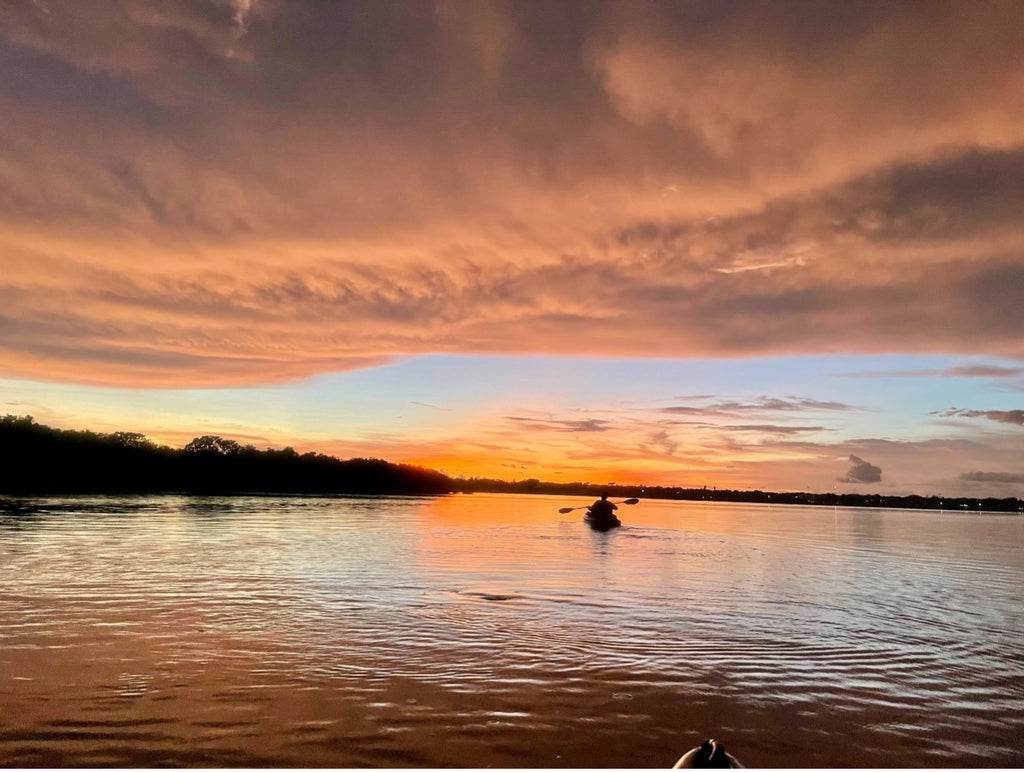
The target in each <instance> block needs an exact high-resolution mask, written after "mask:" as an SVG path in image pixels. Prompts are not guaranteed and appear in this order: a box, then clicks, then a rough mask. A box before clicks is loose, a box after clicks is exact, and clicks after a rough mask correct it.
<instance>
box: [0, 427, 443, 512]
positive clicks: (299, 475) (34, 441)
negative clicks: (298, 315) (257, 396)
mask: <svg viewBox="0 0 1024 772" xmlns="http://www.w3.org/2000/svg"><path fill="white" fill-rule="evenodd" d="M453 490H454V483H453V481H452V480H451V479H450V478H449V477H447V476H446V475H444V474H441V473H440V472H435V471H433V470H430V469H423V468H421V467H416V466H410V465H406V464H392V463H389V462H387V461H382V460H380V459H372V458H371V459H368V458H353V459H349V460H347V461H342V460H339V459H337V458H334V457H333V456H327V455H324V454H322V453H302V454H299V453H297V452H296V451H295V450H294V449H293V448H284V449H283V450H274V449H267V450H258V449H257V448H256V447H254V446H252V445H242V444H240V443H238V442H236V441H235V440H229V439H225V438H223V437H218V436H215V435H205V436H202V437H196V438H195V439H193V440H192V441H191V442H189V443H188V444H187V445H186V446H185V447H184V448H181V449H175V448H172V447H169V446H167V445H157V444H156V443H154V442H152V441H151V440H149V439H148V438H147V437H146V436H145V435H143V434H139V433H137V432H113V433H110V434H102V433H98V432H92V431H81V430H74V429H54V428H51V427H49V426H44V425H42V424H38V423H36V422H35V420H34V419H33V418H32V416H13V415H7V416H5V417H3V418H0V493H8V494H31V493H171V492H174V493H204V494H212V493H218V494H232V493H316V494H331V493H366V494H410V495H411V494H440V493H449V492H451V491H453Z"/></svg>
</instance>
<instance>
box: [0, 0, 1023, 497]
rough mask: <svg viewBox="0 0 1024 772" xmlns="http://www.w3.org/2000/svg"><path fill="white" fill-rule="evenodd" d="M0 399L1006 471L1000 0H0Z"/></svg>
mask: <svg viewBox="0 0 1024 772" xmlns="http://www.w3.org/2000/svg"><path fill="white" fill-rule="evenodd" d="M0 115H2V120H0V414H3V413H14V414H18V415H24V414H31V415H33V416H34V417H35V418H36V420H37V421H39V422H41V423H46V424H50V425H54V426H60V427H64V428H90V429H94V430H98V431H117V430H123V431H139V432H143V433H145V434H147V435H148V436H149V437H150V438H152V439H154V440H157V441H160V442H167V443H170V444H172V445H176V446H181V445H183V444H184V443H185V442H187V441H188V440H189V439H190V438H191V437H193V436H195V435H198V434H221V435H223V436H226V437H232V438H235V439H238V440H241V441H244V442H251V443H253V444H255V445H257V446H258V447H268V446H272V447H282V446H285V445H290V446H293V447H295V448H296V449H297V450H299V451H301V452H305V451H309V450H315V451H320V452H325V453H331V454H334V455H338V456H341V457H349V456H376V457H382V458H386V459H389V460H392V461H404V462H412V463H418V464H424V465H428V466H432V467H435V468H438V469H441V470H442V471H445V472H448V473H450V474H456V475H457V474H466V475H485V476H494V477H502V478H506V479H522V478H527V477H539V478H542V479H547V480H556V481H566V482H568V481H574V480H590V481H595V482H607V481H616V482H621V483H657V484H672V485H708V486H717V487H740V488H755V487H756V488H762V489H769V490H792V489H804V490H815V491H832V490H837V491H856V492H880V493H920V494H926V495H930V494H942V495H981V496H990V495H991V496H1000V497H1002V496H1011V495H1017V496H1021V495H1024V3H1022V2H1019V1H1018V0H1010V1H1009V2H994V1H993V2H989V1H987V0H971V2H949V3H946V2H928V1H927V0H923V1H922V2H855V1H853V0H844V2H765V1H763V0H762V1H758V2H742V1H738V0H736V1H734V0H693V1H692V2H687V1H686V0H677V1H676V2H671V3H662V2H647V1H645V2H636V3H633V2H624V1H618V2H607V3H602V2H584V1H583V0H575V1H574V2H556V1H555V0H541V1H538V2H522V1H519V2H487V0H469V1H467V2H456V1H454V0H435V1H434V2H372V1H369V2H358V3H346V2H312V1H309V2H302V1H301V0H234V2H229V1H228V0H220V1H216V0H166V1H160V0H157V1H156V2H154V1H153V0H118V1H117V2H114V1H113V0H110V1H109V2H108V1H106V0H66V2H60V1H58V0H7V1H6V2H4V3H2V4H0Z"/></svg>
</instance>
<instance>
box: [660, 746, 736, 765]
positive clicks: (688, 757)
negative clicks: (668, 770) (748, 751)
mask: <svg viewBox="0 0 1024 772" xmlns="http://www.w3.org/2000/svg"><path fill="white" fill-rule="evenodd" d="M672 769H743V765H742V764H740V763H739V762H738V761H737V760H736V757H735V756H733V755H732V754H731V753H726V750H725V746H723V745H722V744H721V743H719V742H718V741H717V740H705V741H704V742H703V743H701V744H700V747H698V748H694V749H693V750H690V751H687V752H686V753H685V754H683V757H682V758H681V759H679V761H677V762H676V764H675V766H674V767H672Z"/></svg>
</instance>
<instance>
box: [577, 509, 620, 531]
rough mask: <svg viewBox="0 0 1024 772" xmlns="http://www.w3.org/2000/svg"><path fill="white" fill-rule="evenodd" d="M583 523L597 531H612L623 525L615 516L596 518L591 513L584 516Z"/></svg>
mask: <svg viewBox="0 0 1024 772" xmlns="http://www.w3.org/2000/svg"><path fill="white" fill-rule="evenodd" d="M583 522H584V523H586V524H587V525H589V526H590V527H591V528H593V529H594V530H595V531H610V530H611V529H612V528H618V527H619V526H620V525H622V521H621V520H619V518H617V517H616V516H615V515H606V516H604V517H595V516H594V515H592V514H591V513H590V512H587V514H585V515H584V516H583Z"/></svg>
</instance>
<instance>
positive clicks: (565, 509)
mask: <svg viewBox="0 0 1024 772" xmlns="http://www.w3.org/2000/svg"><path fill="white" fill-rule="evenodd" d="M572 510H573V507H562V508H561V509H560V510H558V512H559V514H562V515H567V514H569V513H570V512H572Z"/></svg>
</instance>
